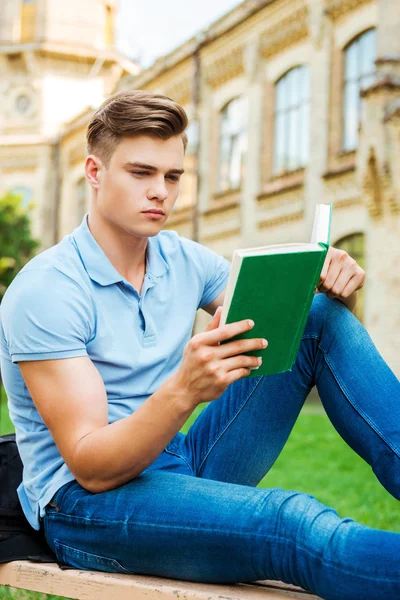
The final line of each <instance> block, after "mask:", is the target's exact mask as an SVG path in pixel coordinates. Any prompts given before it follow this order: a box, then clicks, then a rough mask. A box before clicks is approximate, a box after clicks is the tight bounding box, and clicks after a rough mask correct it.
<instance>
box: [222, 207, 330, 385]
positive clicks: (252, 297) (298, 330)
mask: <svg viewBox="0 0 400 600" xmlns="http://www.w3.org/2000/svg"><path fill="white" fill-rule="evenodd" d="M331 219H332V205H331V204H317V205H316V210H315V218H314V226H313V231H312V235H311V241H310V243H304V244H278V245H274V246H263V247H260V248H248V249H245V250H235V252H234V254H233V259H232V267H231V272H230V276H229V280H228V284H227V287H226V293H225V301H224V305H223V309H222V314H221V325H224V324H225V323H233V322H235V321H241V320H242V319H252V320H253V321H254V323H255V325H254V327H253V329H251V330H250V331H247V332H246V333H244V334H241V335H239V336H236V337H234V338H231V340H229V341H232V340H234V339H240V338H266V339H267V340H268V346H267V348H265V349H263V350H257V351H254V352H248V353H246V354H248V355H252V356H261V357H262V360H263V362H262V364H261V366H260V367H255V368H254V369H252V370H251V373H250V375H249V377H251V376H258V375H273V374H275V373H283V372H284V371H290V370H291V368H292V366H293V364H294V362H295V361H296V357H297V353H298V350H299V346H300V341H301V337H302V335H303V332H304V328H305V325H306V321H307V316H308V313H309V311H310V307H311V303H312V299H313V296H314V293H315V289H316V287H317V285H318V282H319V278H320V275H321V271H322V267H323V264H324V261H325V257H326V253H327V251H328V248H329V242H330V226H331ZM225 343H226V342H225Z"/></svg>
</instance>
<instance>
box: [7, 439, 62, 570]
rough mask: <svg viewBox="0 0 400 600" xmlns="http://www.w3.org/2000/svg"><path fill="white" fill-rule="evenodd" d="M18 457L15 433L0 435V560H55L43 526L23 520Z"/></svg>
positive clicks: (20, 465) (20, 470)
mask: <svg viewBox="0 0 400 600" xmlns="http://www.w3.org/2000/svg"><path fill="white" fill-rule="evenodd" d="M21 481H22V461H21V458H20V455H19V452H18V448H17V444H16V441H15V433H11V434H8V435H3V436H0V563H5V562H10V561H12V560H33V561H36V562H57V559H56V557H55V555H54V553H53V552H52V551H51V549H50V547H49V545H48V543H47V541H46V538H45V536H44V532H43V530H40V531H36V530H35V529H33V527H31V525H30V524H29V522H28V521H27V519H26V517H25V515H24V513H23V511H22V508H21V505H20V502H19V498H18V494H17V488H18V486H19V484H20V483H21Z"/></svg>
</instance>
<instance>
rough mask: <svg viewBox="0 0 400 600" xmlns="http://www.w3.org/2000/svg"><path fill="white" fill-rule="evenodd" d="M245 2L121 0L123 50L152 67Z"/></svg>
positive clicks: (120, 32) (222, 0)
mask: <svg viewBox="0 0 400 600" xmlns="http://www.w3.org/2000/svg"><path fill="white" fill-rule="evenodd" d="M240 2H241V0H200V1H196V0H119V6H120V8H119V15H118V19H117V36H118V38H119V40H120V41H119V44H118V45H119V49H120V50H121V52H123V53H124V54H127V55H128V56H130V57H132V58H136V60H139V62H140V64H141V66H142V67H148V66H149V65H151V64H152V63H153V62H154V60H155V59H156V58H157V56H160V55H162V54H166V53H168V52H170V51H171V50H173V49H174V48H176V47H177V46H179V45H180V44H182V43H183V42H185V41H186V40H188V39H190V38H191V37H192V36H193V35H195V34H196V33H197V32H198V31H200V30H201V29H204V28H205V27H207V25H209V24H210V23H212V22H213V21H215V20H216V19H218V18H219V17H221V16H222V15H224V14H225V13H227V12H228V11H229V10H231V9H232V8H233V7H234V6H237V5H238V4H240Z"/></svg>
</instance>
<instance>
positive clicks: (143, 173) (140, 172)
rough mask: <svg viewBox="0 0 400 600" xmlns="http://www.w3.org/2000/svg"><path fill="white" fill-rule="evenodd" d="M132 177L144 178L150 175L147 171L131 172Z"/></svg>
mask: <svg viewBox="0 0 400 600" xmlns="http://www.w3.org/2000/svg"><path fill="white" fill-rule="evenodd" d="M131 173H132V175H140V176H144V175H148V173H147V171H131Z"/></svg>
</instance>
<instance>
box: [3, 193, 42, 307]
mask: <svg viewBox="0 0 400 600" xmlns="http://www.w3.org/2000/svg"><path fill="white" fill-rule="evenodd" d="M21 201H22V198H21V196H18V195H16V194H11V193H8V194H6V195H5V196H3V198H0V301H1V299H2V298H3V296H4V293H5V291H6V289H7V287H8V286H9V285H10V283H11V281H12V280H13V279H14V277H15V276H16V274H17V273H18V271H20V270H21V269H22V267H23V266H24V265H25V264H26V263H27V262H28V261H29V260H30V259H31V258H32V257H33V255H34V254H35V250H36V249H37V248H38V247H39V245H40V243H39V241H38V240H35V239H33V238H32V237H31V232H30V219H29V212H28V210H29V209H27V208H23V207H22V205H21Z"/></svg>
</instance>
